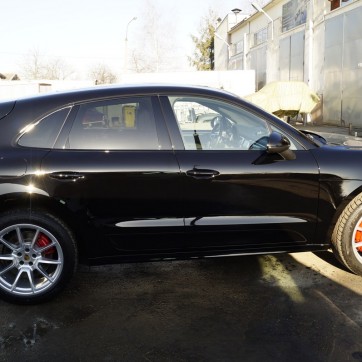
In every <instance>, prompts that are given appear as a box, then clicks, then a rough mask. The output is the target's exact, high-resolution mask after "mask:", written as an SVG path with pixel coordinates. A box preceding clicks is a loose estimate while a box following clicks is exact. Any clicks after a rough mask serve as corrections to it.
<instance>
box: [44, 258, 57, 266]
mask: <svg viewBox="0 0 362 362" xmlns="http://www.w3.org/2000/svg"><path fill="white" fill-rule="evenodd" d="M61 263H62V262H61V261H60V260H54V259H47V258H41V259H39V261H38V264H53V265H59V264H61Z"/></svg>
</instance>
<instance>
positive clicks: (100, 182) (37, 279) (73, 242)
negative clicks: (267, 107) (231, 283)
mask: <svg viewBox="0 0 362 362" xmlns="http://www.w3.org/2000/svg"><path fill="white" fill-rule="evenodd" d="M0 130H1V131H0V197H1V202H0V295H1V296H2V297H3V298H4V299H6V300H8V301H12V302H17V303H35V302H40V301H44V300H47V299H49V298H51V297H53V296H54V295H55V294H56V293H58V292H59V291H60V290H61V289H62V288H63V287H64V286H65V284H66V283H67V282H68V281H69V280H70V279H71V277H72V275H73V272H74V270H75V269H76V266H77V263H78V261H80V262H82V263H90V264H102V263H117V262H120V261H139V260H162V259H166V258H167V259H169V258H189V257H208V256H225V255H241V254H259V253H276V252H296V251H316V250H326V249H328V248H332V249H333V251H334V252H335V254H336V256H337V258H338V259H339V260H340V261H341V262H342V263H343V264H345V266H347V267H348V268H349V269H350V270H351V271H352V272H354V273H357V274H362V206H361V204H362V168H361V167H360V165H361V159H362V151H361V150H359V149H351V148H347V147H345V146H332V145H328V144H326V143H325V142H324V140H323V139H322V138H321V137H318V136H317V135H312V134H303V133H301V132H299V131H297V130H296V129H294V128H293V127H291V126H289V125H288V124H286V123H284V122H282V121H281V120H279V119H278V118H276V117H274V116H273V115H270V114H269V113H266V112H264V111H262V110H261V109H258V108H257V107H255V106H253V105H251V104H250V103H247V102H245V101H243V100H242V99H240V98H238V97H236V96H234V95H231V94H229V93H226V92H223V91H218V90H213V89H209V88H201V87H189V86H166V85H143V86H141V85H137V86H110V87H95V88H92V89H88V90H77V91H70V92H64V93H57V94H47V95H41V96H36V97H32V98H25V99H19V100H16V101H7V102H2V103H0Z"/></svg>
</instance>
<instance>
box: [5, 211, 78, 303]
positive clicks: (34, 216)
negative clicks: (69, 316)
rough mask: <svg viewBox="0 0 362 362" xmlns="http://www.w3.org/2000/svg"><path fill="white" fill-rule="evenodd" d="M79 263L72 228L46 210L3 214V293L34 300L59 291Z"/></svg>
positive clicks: (18, 299) (13, 299) (7, 296)
mask: <svg viewBox="0 0 362 362" xmlns="http://www.w3.org/2000/svg"><path fill="white" fill-rule="evenodd" d="M76 267H77V246H76V243H75V239H74V237H73V234H72V232H71V231H70V230H69V229H68V227H67V226H66V225H65V224H64V223H63V222H62V221H61V220H60V219H58V218H57V217H55V216H53V215H51V214H48V213H46V212H39V211H33V210H32V211H30V210H13V211H10V212H6V213H4V214H1V215H0V297H1V298H2V299H4V300H6V301H9V302H12V303H18V304H35V303H39V302H44V301H47V300H49V299H51V298H53V297H54V296H55V295H57V294H58V293H59V292H60V291H61V290H62V289H63V288H64V287H65V286H66V284H67V282H68V281H69V280H70V279H71V278H72V276H73V274H74V272H75V269H76Z"/></svg>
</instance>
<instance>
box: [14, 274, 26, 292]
mask: <svg viewBox="0 0 362 362" xmlns="http://www.w3.org/2000/svg"><path fill="white" fill-rule="evenodd" d="M23 272H24V271H23V270H19V272H18V275H17V276H16V278H15V281H14V283H13V285H12V286H11V291H13V290H14V289H15V288H16V284H18V281H19V279H20V276H21V274H23Z"/></svg>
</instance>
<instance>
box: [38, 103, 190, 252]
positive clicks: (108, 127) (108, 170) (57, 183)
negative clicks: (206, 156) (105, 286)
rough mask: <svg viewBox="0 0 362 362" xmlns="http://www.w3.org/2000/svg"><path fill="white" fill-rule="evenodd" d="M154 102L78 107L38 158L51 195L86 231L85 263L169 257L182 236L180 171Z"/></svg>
mask: <svg viewBox="0 0 362 362" xmlns="http://www.w3.org/2000/svg"><path fill="white" fill-rule="evenodd" d="M157 102H158V100H157V99H151V97H132V98H121V99H117V100H110V101H96V102H91V103H86V104H81V105H79V106H77V109H75V110H73V113H72V116H73V119H72V117H71V118H70V119H68V120H67V122H68V123H67V125H66V126H65V128H64V132H65V134H62V135H61V136H60V138H59V140H58V142H57V144H56V148H55V149H53V150H52V151H51V152H50V153H49V154H48V155H47V156H46V157H45V159H44V160H43V163H42V171H43V172H44V173H45V176H44V177H45V179H46V184H47V187H48V192H49V194H50V195H51V196H52V197H55V198H56V199H58V200H59V202H61V203H62V204H63V205H64V206H65V207H67V208H68V209H69V210H71V212H72V213H73V214H74V216H75V217H76V218H78V219H79V220H84V225H85V226H86V225H88V227H89V228H90V230H91V234H92V235H90V240H92V242H91V241H90V240H88V241H87V243H88V245H87V247H88V248H89V252H90V257H92V256H97V257H106V256H110V255H123V256H127V255H130V256H132V255H136V254H152V253H160V252H169V251H170V250H172V249H174V248H175V242H176V241H177V239H178V238H179V237H180V233H182V231H183V226H184V224H183V215H182V214H181V208H179V207H178V205H177V200H175V195H178V191H176V190H175V187H177V186H176V185H177V183H178V180H179V177H180V170H179V166H178V164H177V161H176V158H175V155H174V153H173V151H172V150H171V146H170V142H169V140H168V138H167V137H165V132H166V131H165V129H164V128H165V127H164V124H163V120H162V117H161V115H160V113H159V106H158V104H157ZM67 129H68V130H67ZM83 227H84V226H83ZM170 235H172V236H173V237H170Z"/></svg>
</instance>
